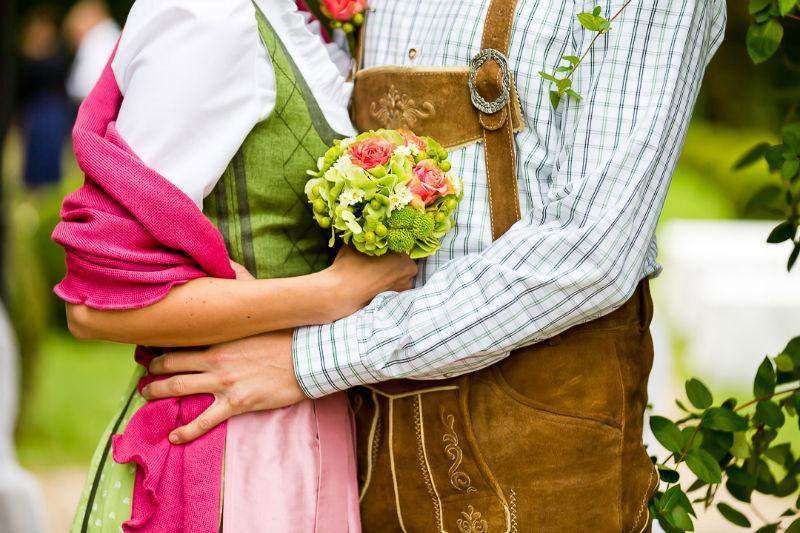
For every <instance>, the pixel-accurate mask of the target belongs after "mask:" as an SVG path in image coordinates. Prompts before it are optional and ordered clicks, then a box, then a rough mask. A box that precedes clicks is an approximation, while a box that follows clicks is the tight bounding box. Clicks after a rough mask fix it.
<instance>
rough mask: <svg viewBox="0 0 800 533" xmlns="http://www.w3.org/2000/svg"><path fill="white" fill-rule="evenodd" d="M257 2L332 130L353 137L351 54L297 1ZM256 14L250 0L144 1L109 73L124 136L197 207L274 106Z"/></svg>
mask: <svg viewBox="0 0 800 533" xmlns="http://www.w3.org/2000/svg"><path fill="white" fill-rule="evenodd" d="M256 3H257V4H258V6H259V7H260V8H261V10H262V11H263V13H264V15H265V16H266V18H267V20H268V21H269V23H270V25H272V27H273V28H274V29H275V31H276V33H277V34H278V37H279V38H280V39H281V41H282V42H283V44H284V46H285V47H286V49H287V50H288V52H289V54H290V55H291V57H292V59H293V60H294V62H295V64H296V65H297V67H298V69H299V70H300V72H301V74H302V75H303V77H304V78H305V80H306V82H307V84H308V86H309V88H310V89H311V92H312V93H313V95H314V97H315V98H316V100H317V102H318V103H319V106H320V108H321V110H322V112H323V113H324V114H325V117H326V118H327V120H328V122H329V123H330V125H331V127H332V128H333V129H334V130H336V131H337V132H339V133H341V134H343V135H352V134H354V133H355V132H354V129H353V126H352V125H351V123H350V119H349V117H348V114H347V105H348V102H349V100H350V94H351V92H352V84H351V83H350V82H348V81H347V74H348V73H349V71H350V68H351V59H350V56H349V54H348V53H347V52H346V51H345V49H344V48H343V47H342V46H339V45H337V44H334V43H331V44H327V45H326V44H325V42H324V41H323V40H322V38H321V36H320V27H319V22H317V21H311V17H310V15H308V14H307V13H302V12H299V11H298V10H297V8H296V6H295V3H294V2H293V1H292V0H256ZM254 11H255V8H254V6H253V4H252V2H251V0H225V1H220V0H137V1H136V2H135V3H134V5H133V7H132V8H131V11H130V14H129V15H128V20H127V22H126V24H125V27H124V29H123V32H122V38H121V40H120V43H119V47H118V49H117V54H116V56H115V57H114V60H113V62H112V65H111V67H112V70H113V72H114V76H115V78H116V80H117V84H118V85H119V88H120V91H121V92H122V94H123V97H124V98H123V102H122V107H121V109H120V112H119V116H118V118H117V129H118V131H119V133H120V135H121V136H122V138H123V139H125V141H126V142H127V143H128V145H129V146H130V147H131V149H132V150H133V151H134V153H136V154H137V155H138V156H139V157H140V158H141V159H142V161H143V162H144V163H145V164H146V165H147V166H149V167H151V168H153V169H154V170H156V171H157V172H159V173H160V174H161V175H162V176H164V177H165V178H166V179H168V180H169V181H171V182H172V183H173V184H175V185H176V186H177V187H178V188H179V189H181V190H182V191H183V192H184V193H186V195H187V196H189V197H190V198H192V200H194V202H195V203H196V204H197V205H198V206H202V202H203V198H205V196H206V195H208V194H209V193H210V192H211V191H212V190H213V188H214V186H215V184H216V183H217V181H218V180H219V178H220V176H221V175H222V173H223V172H224V171H225V168H226V167H227V166H228V163H229V162H230V160H231V159H232V158H233V156H234V154H235V153H236V151H237V150H238V149H239V147H240V146H241V144H242V142H243V141H244V138H245V137H246V136H247V134H248V133H250V130H252V129H253V127H254V126H255V125H256V124H257V123H258V122H259V121H261V120H263V119H265V118H266V117H268V116H269V114H270V113H271V112H272V108H273V107H274V105H275V98H276V93H275V91H276V87H275V76H274V73H273V69H272V65H271V63H270V59H269V56H268V55H267V52H266V50H265V48H264V45H263V44H262V42H261V37H260V35H259V32H258V26H257V22H256V18H255V13H254ZM340 42H341V40H340Z"/></svg>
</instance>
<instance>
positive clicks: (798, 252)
mask: <svg viewBox="0 0 800 533" xmlns="http://www.w3.org/2000/svg"><path fill="white" fill-rule="evenodd" d="M798 256H800V242H798V243H795V245H794V248H792V253H790V254H789V260H788V261H787V262H786V270H788V271H789V272H791V271H792V267H794V264H795V262H797V257H798Z"/></svg>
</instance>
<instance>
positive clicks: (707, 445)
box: [650, 337, 800, 533]
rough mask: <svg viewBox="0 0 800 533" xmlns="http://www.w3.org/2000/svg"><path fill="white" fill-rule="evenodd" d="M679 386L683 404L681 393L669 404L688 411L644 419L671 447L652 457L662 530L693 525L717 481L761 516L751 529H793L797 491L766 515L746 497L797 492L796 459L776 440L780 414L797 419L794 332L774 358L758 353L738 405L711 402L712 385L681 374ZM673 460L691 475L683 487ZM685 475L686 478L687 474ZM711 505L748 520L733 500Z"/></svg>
mask: <svg viewBox="0 0 800 533" xmlns="http://www.w3.org/2000/svg"><path fill="white" fill-rule="evenodd" d="M685 388H686V396H687V398H688V401H689V404H690V407H687V406H686V405H685V404H684V403H683V402H681V401H680V400H677V401H676V403H677V405H678V407H679V408H680V409H681V410H683V411H684V412H685V413H686V414H687V416H685V417H684V418H682V419H680V420H677V421H675V422H673V421H671V420H669V419H668V418H665V417H662V416H653V417H651V418H650V428H651V429H652V431H653V434H654V435H655V437H656V439H657V440H658V441H659V442H660V443H661V444H662V445H663V446H664V447H665V448H666V449H667V450H668V451H669V452H670V455H669V456H667V458H666V459H664V460H662V461H658V460H657V459H656V458H655V457H653V458H652V459H653V462H654V463H655V465H656V467H657V468H658V471H659V474H660V478H661V486H660V487H659V490H658V491H657V492H656V494H655V495H654V496H653V498H652V500H651V501H650V511H651V514H652V516H653V517H654V519H656V520H658V522H659V524H660V525H661V526H662V528H664V530H665V531H667V532H668V533H672V532H675V531H693V530H694V524H693V518H694V517H696V512H695V506H696V505H702V506H703V507H705V508H708V507H710V506H711V505H712V504H713V502H714V500H715V498H716V495H717V491H718V490H719V488H720V486H722V485H723V484H724V485H725V488H726V489H727V491H728V492H729V493H730V494H731V495H732V496H733V497H734V498H735V499H736V500H738V501H740V502H742V503H743V504H747V505H748V506H749V507H750V510H751V512H752V514H753V515H755V516H757V517H760V518H759V519H760V520H761V521H762V522H763V524H762V525H761V526H760V528H759V529H758V530H757V532H758V533H768V532H777V531H785V532H787V533H798V532H800V498H798V500H797V501H795V502H794V503H793V505H791V506H789V508H787V509H786V510H785V511H784V512H783V514H781V516H780V517H777V518H775V519H774V520H772V521H770V520H767V519H766V518H764V516H763V515H762V513H761V512H759V510H758V509H757V508H755V507H754V506H753V504H752V501H751V497H752V494H753V493H754V492H758V493H761V494H767V495H770V496H774V497H778V498H782V497H786V496H789V495H792V494H794V493H796V492H797V491H798V482H799V481H800V459H798V458H796V457H795V456H794V452H793V451H792V448H791V444H790V443H789V442H783V443H777V442H776V439H777V438H778V430H779V429H780V428H781V427H783V426H784V425H785V424H786V420H787V419H788V418H793V417H794V418H797V417H798V410H800V337H797V338H795V339H793V340H792V341H790V342H789V343H788V344H787V345H786V348H784V350H783V351H782V352H781V353H780V354H779V355H778V356H777V357H775V358H774V359H771V358H769V357H767V358H765V359H764V361H763V362H762V363H761V365H760V366H759V367H758V371H757V372H756V377H755V379H754V381H753V399H752V400H750V401H747V402H745V403H742V404H741V405H737V401H736V400H735V399H733V398H730V399H727V400H725V401H723V402H721V403H720V404H719V405H715V404H714V398H713V395H712V393H711V391H710V390H709V389H708V387H706V386H705V385H704V384H703V383H702V382H701V381H700V380H698V379H694V378H692V379H690V380H688V381H687V382H686V387H685ZM797 424H798V425H800V420H798V422H797ZM679 465H685V466H686V467H687V468H688V470H689V472H691V474H693V475H694V476H695V479H693V480H692V481H691V483H690V484H688V487H687V488H686V489H684V488H683V486H682V485H681V484H679V481H681V473H679V471H678V466H679ZM684 481H686V483H684V485H686V484H687V483H688V480H684ZM690 495H692V496H691V498H693V499H691V498H690ZM716 507H717V510H718V511H719V512H720V514H721V515H722V516H723V517H724V518H725V519H727V520H728V521H729V522H731V523H732V524H734V525H736V526H739V527H745V528H749V527H752V524H751V522H750V519H748V518H747V517H746V516H745V514H744V513H742V512H741V511H739V510H737V509H736V508H735V507H734V506H732V505H728V504H726V503H718V504H717V506H716Z"/></svg>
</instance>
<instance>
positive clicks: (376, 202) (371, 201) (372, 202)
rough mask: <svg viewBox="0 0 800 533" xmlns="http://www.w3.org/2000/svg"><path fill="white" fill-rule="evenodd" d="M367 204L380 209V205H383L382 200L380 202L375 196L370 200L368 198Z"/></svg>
mask: <svg viewBox="0 0 800 533" xmlns="http://www.w3.org/2000/svg"><path fill="white" fill-rule="evenodd" d="M369 206H370V207H371V208H372V209H380V208H381V207H383V202H381V201H380V200H378V199H377V198H373V199H372V200H370V202H369Z"/></svg>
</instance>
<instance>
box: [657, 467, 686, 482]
mask: <svg viewBox="0 0 800 533" xmlns="http://www.w3.org/2000/svg"><path fill="white" fill-rule="evenodd" d="M658 477H659V478H660V479H661V481H663V482H664V483H677V482H678V481H679V480H680V479H681V475H680V474H679V473H678V471H677V470H673V469H671V468H667V467H664V466H661V467H659V468H658Z"/></svg>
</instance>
